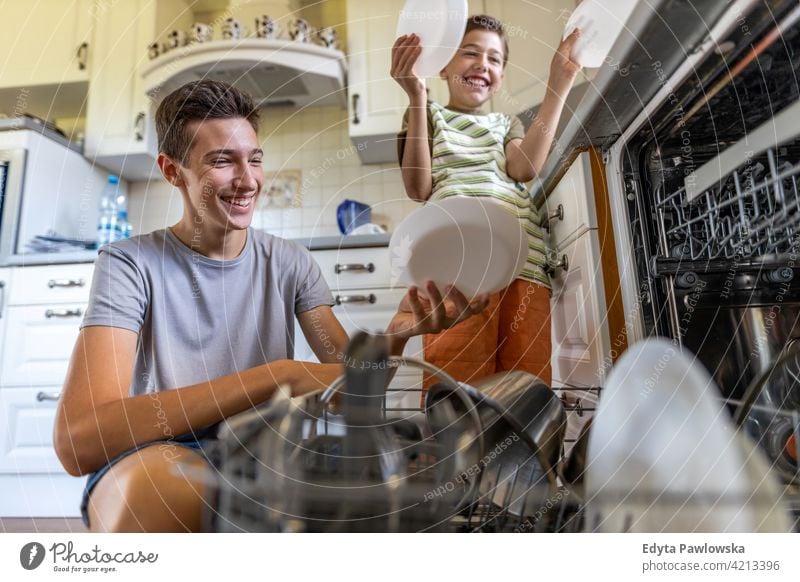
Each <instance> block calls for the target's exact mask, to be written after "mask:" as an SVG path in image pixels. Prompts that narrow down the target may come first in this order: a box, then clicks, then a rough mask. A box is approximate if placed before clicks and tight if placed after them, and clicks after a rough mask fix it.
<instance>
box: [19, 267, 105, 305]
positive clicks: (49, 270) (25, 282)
mask: <svg viewBox="0 0 800 582" xmlns="http://www.w3.org/2000/svg"><path fill="white" fill-rule="evenodd" d="M93 270H94V265H93V264H91V263H86V264H71V265H55V266H46V267H20V268H18V269H14V276H13V277H14V283H13V285H12V286H11V291H10V293H9V298H8V302H9V305H40V304H50V303H73V302H87V301H88V300H89V289H90V288H91V285H92V271H93Z"/></svg>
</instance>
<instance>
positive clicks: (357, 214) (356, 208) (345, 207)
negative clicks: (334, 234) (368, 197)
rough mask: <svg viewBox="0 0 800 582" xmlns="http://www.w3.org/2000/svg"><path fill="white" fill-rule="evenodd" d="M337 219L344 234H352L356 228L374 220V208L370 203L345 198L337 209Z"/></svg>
mask: <svg viewBox="0 0 800 582" xmlns="http://www.w3.org/2000/svg"><path fill="white" fill-rule="evenodd" d="M336 221H337V222H338V223H339V230H340V231H342V234H350V232H352V230H353V229H354V228H357V227H359V226H361V225H362V224H368V223H369V222H371V221H372V208H371V207H370V205H369V204H363V203H361V202H356V201H355V200H348V199H345V201H344V202H342V203H341V204H339V207H338V208H337V209H336Z"/></svg>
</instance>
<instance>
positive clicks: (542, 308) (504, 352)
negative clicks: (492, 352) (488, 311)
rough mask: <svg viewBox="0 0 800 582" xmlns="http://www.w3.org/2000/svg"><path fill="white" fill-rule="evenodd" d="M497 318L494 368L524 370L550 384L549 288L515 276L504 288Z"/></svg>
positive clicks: (551, 375) (551, 377) (551, 376)
mask: <svg viewBox="0 0 800 582" xmlns="http://www.w3.org/2000/svg"><path fill="white" fill-rule="evenodd" d="M499 320H500V324H499V336H500V349H499V350H498V354H497V371H498V372H501V371H506V370H524V371H526V372H530V373H531V374H535V375H537V376H538V377H539V378H541V379H542V380H543V381H544V382H545V383H546V384H548V385H550V386H551V385H552V382H553V373H552V369H551V366H550V357H551V355H552V351H553V350H552V340H551V335H550V334H551V329H550V325H551V322H550V290H549V289H548V288H547V287H544V286H542V285H539V284H538V283H532V282H530V281H524V280H522V279H517V280H516V281H514V282H513V283H512V284H511V285H510V286H509V287H508V289H507V290H506V293H505V296H504V297H503V300H502V302H501V304H500V309H499Z"/></svg>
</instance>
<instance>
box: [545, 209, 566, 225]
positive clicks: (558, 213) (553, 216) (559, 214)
mask: <svg viewBox="0 0 800 582" xmlns="http://www.w3.org/2000/svg"><path fill="white" fill-rule="evenodd" d="M554 220H562V221H563V220H564V205H563V204H559V205H558V206H556V209H555V210H553V211H552V212H550V213H549V214H548V215H547V218H545V223H544V227H545V228H546V229H547V230H548V231H549V230H550V228H551V226H552V223H553V221H554Z"/></svg>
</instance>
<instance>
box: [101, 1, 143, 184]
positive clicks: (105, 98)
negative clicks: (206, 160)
mask: <svg viewBox="0 0 800 582" xmlns="http://www.w3.org/2000/svg"><path fill="white" fill-rule="evenodd" d="M155 28H156V5H155V4H154V3H151V2H147V1H145V0H127V1H126V2H118V3H116V4H115V5H114V7H113V9H110V10H104V11H102V12H101V13H100V14H99V15H98V23H97V25H96V26H95V45H96V46H95V51H96V54H97V55H98V58H96V59H95V66H94V68H93V70H92V80H91V83H90V86H89V108H88V115H87V120H86V156H87V157H89V158H91V159H94V160H95V161H97V162H98V163H100V164H102V165H103V166H105V167H107V168H108V169H110V170H112V171H116V172H118V173H120V174H121V175H122V176H123V177H126V178H131V179H146V178H148V177H149V176H150V175H151V172H152V173H153V175H159V174H158V173H157V168H155V158H156V155H157V143H156V141H157V140H156V136H155V125H154V120H153V114H154V107H153V105H152V104H151V103H150V102H149V100H148V98H147V96H146V95H145V92H144V88H143V85H142V78H141V75H140V74H139V68H140V66H141V65H142V64H143V63H144V62H145V59H146V58H147V46H148V44H150V43H151V42H153V40H155ZM101 55H102V56H101Z"/></svg>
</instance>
